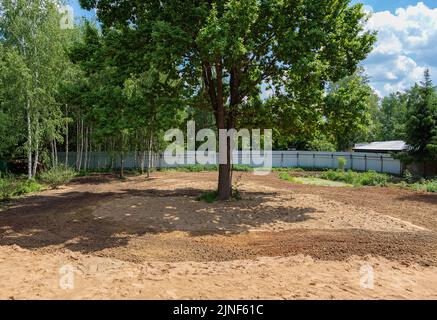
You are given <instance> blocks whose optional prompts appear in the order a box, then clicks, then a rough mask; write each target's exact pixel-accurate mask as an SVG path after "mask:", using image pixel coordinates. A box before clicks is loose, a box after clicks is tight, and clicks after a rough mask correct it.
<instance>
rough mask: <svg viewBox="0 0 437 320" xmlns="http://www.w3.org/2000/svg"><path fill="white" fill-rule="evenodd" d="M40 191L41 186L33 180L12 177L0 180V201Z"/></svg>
mask: <svg viewBox="0 0 437 320" xmlns="http://www.w3.org/2000/svg"><path fill="white" fill-rule="evenodd" d="M42 189H43V186H42V185H41V184H39V183H38V182H36V181H34V180H23V179H19V178H16V177H12V176H11V177H5V178H0V201H5V200H9V199H11V198H13V197H16V196H20V195H23V194H26V193H32V192H37V191H40V190H42Z"/></svg>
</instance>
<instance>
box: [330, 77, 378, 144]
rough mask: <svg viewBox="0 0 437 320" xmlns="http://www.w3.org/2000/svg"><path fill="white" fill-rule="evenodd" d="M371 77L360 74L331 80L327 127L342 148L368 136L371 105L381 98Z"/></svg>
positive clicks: (373, 106) (374, 105) (375, 106)
mask: <svg viewBox="0 0 437 320" xmlns="http://www.w3.org/2000/svg"><path fill="white" fill-rule="evenodd" d="M375 96H376V94H375V93H374V92H373V90H372V88H371V87H370V86H369V84H368V81H367V79H365V78H364V77H363V76H361V75H359V74H355V75H353V76H350V77H347V78H344V79H342V80H341V81H339V82H337V83H334V84H331V86H330V88H329V90H328V95H327V96H326V98H325V104H324V116H325V119H326V121H325V123H324V131H325V132H328V133H329V134H330V135H332V136H333V140H334V141H335V144H336V149H337V150H338V151H345V150H347V149H348V148H349V147H351V146H353V144H354V143H356V142H358V141H359V140H361V139H363V137H366V136H367V134H368V133H369V130H370V128H371V125H372V117H371V109H372V108H377V101H378V100H377V98H376V99H375Z"/></svg>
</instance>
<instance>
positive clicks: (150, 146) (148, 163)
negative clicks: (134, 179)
mask: <svg viewBox="0 0 437 320" xmlns="http://www.w3.org/2000/svg"><path fill="white" fill-rule="evenodd" d="M152 149H153V133H152V132H151V133H150V138H149V150H148V154H149V159H148V161H147V178H149V177H150V169H151V168H152V158H153V150H152Z"/></svg>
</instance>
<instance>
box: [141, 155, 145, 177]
mask: <svg viewBox="0 0 437 320" xmlns="http://www.w3.org/2000/svg"><path fill="white" fill-rule="evenodd" d="M145 159H146V151H142V152H141V160H140V169H141V174H144V165H145V163H144V162H145Z"/></svg>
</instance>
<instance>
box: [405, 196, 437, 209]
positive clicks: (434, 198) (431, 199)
mask: <svg viewBox="0 0 437 320" xmlns="http://www.w3.org/2000/svg"><path fill="white" fill-rule="evenodd" d="M398 199H399V200H400V201H416V202H424V203H430V204H435V205H437V193H434V194H433V193H428V194H425V193H415V194H409V195H407V196H402V197H399V198H398ZM436 210H437V207H436Z"/></svg>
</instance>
